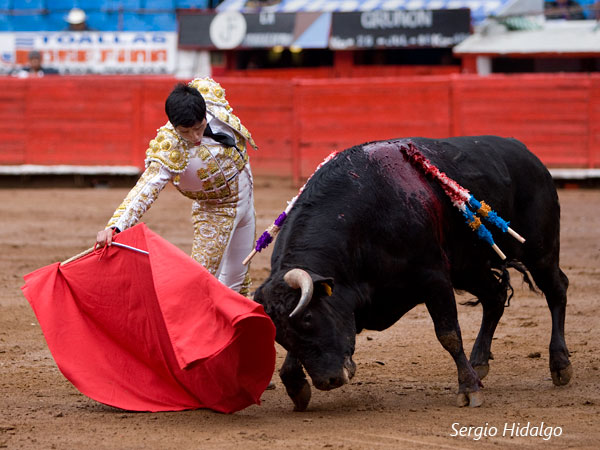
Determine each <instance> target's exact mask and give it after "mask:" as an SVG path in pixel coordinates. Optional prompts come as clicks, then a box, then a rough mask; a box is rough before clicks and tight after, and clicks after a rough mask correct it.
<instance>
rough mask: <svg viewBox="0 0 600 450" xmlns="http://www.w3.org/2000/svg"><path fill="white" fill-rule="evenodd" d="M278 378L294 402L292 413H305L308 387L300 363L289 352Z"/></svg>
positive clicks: (308, 396) (308, 394)
mask: <svg viewBox="0 0 600 450" xmlns="http://www.w3.org/2000/svg"><path fill="white" fill-rule="evenodd" d="M279 377H280V378H281V381H282V382H283V385H284V386H285V390H286V391H287V393H288V395H289V396H290V398H291V399H292V401H293V402H294V411H305V410H306V408H307V407H308V403H309V402H310V385H309V384H308V381H307V380H306V375H305V374H304V369H303V368H302V363H301V362H300V360H299V359H298V358H296V357H295V356H294V355H292V353H290V352H288V354H287V355H286V357H285V361H284V362H283V365H282V366H281V369H280V370H279Z"/></svg>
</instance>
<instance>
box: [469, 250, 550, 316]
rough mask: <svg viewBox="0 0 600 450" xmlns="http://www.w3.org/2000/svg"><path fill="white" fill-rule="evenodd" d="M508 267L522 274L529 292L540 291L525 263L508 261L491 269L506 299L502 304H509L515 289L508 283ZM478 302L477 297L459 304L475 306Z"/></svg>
mask: <svg viewBox="0 0 600 450" xmlns="http://www.w3.org/2000/svg"><path fill="white" fill-rule="evenodd" d="M508 269H515V270H516V271H517V272H519V273H520V274H521V275H522V276H523V281H524V282H525V283H526V284H527V286H529V290H530V291H531V292H535V293H538V294H539V293H540V291H539V290H538V289H537V288H536V286H535V284H534V283H533V281H532V280H531V277H530V276H529V272H528V271H527V268H526V267H525V265H524V264H523V263H521V262H519V261H508V262H507V263H506V264H503V265H502V267H500V268H499V269H492V273H493V274H494V277H495V278H496V280H497V281H498V289H499V291H500V292H504V293H505V295H504V297H505V298H506V300H505V302H504V306H510V301H511V299H512V298H513V296H514V294H515V290H514V289H513V287H512V284H511V283H510V272H509V271H508ZM479 303H481V301H480V300H479V299H477V300H471V301H467V302H463V303H461V304H462V305H467V306H476V305H478V304H479Z"/></svg>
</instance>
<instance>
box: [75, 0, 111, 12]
mask: <svg viewBox="0 0 600 450" xmlns="http://www.w3.org/2000/svg"><path fill="white" fill-rule="evenodd" d="M77 4H78V5H79V7H80V8H81V9H83V10H84V11H85V12H86V14H87V13H89V12H91V11H102V10H105V9H106V8H105V4H106V0H77Z"/></svg>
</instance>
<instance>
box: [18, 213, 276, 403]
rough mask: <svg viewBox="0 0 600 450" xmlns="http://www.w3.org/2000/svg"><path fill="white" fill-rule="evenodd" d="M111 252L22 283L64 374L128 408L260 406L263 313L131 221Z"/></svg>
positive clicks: (269, 350) (266, 344)
mask: <svg viewBox="0 0 600 450" xmlns="http://www.w3.org/2000/svg"><path fill="white" fill-rule="evenodd" d="M115 241H116V242H119V243H123V244H127V245H130V246H132V247H136V248H138V249H141V250H145V251H148V252H149V255H145V254H142V253H138V252H135V251H133V250H129V249H125V248H121V247H117V246H111V247H109V248H105V249H103V250H96V251H95V252H93V253H90V254H88V255H86V256H83V257H82V258H80V259H77V260H75V261H73V262H70V263H68V264H66V265H63V266H61V265H60V263H55V264H52V265H50V266H46V267H43V268H41V269H38V270H36V271H35V272H32V273H30V274H28V275H26V276H25V285H24V286H23V287H22V289H23V293H24V294H25V297H26V298H27V300H28V301H29V303H30V304H31V306H32V308H33V310H34V312H35V314H36V316H37V318H38V321H39V322H40V325H41V328H42V331H43V332H44V336H45V338H46V341H47V343H48V347H49V348H50V351H51V352H52V355H53V356H54V359H55V361H56V364H57V365H58V367H59V369H60V370H61V372H62V373H63V374H64V376H65V377H66V378H67V379H68V380H69V381H71V383H73V385H75V387H76V388H77V389H79V390H80V391H81V392H82V393H83V394H85V395H87V396H88V397H90V398H93V399H94V400H97V401H99V402H102V403H105V404H107V405H111V406H115V407H118V408H122V409H127V410H134V411H173V410H183V409H194V408H211V409H213V410H216V411H221V412H225V413H231V412H235V411H239V410H241V409H243V408H245V407H247V406H249V405H251V404H254V403H256V404H260V395H261V394H262V393H263V391H264V390H265V388H266V387H267V385H268V383H269V381H270V380H271V376H272V375H273V370H274V366H275V346H274V339H275V327H274V325H273V323H272V322H271V319H270V318H269V317H268V316H267V315H266V314H265V312H264V310H263V308H262V306H261V305H259V304H258V303H255V302H253V301H251V300H249V299H247V298H246V297H243V296H242V295H240V294H238V293H236V292H234V291H233V290H231V289H229V288H228V287H226V286H224V285H223V284H221V283H220V282H219V281H218V280H217V279H216V278H215V277H213V276H212V275H211V274H210V273H209V272H208V271H207V270H206V269H204V267H202V266H201V265H200V264H198V263H197V262H196V261H194V260H193V259H192V258H190V257H189V256H188V255H186V254H185V253H184V252H182V251H181V250H179V249H178V248H177V247H175V246H174V245H172V244H170V243H169V242H167V241H165V240H164V239H162V238H161V237H160V236H159V235H157V234H156V233H154V232H152V231H151V230H150V229H149V228H147V227H146V226H145V225H144V224H139V225H137V226H135V227H133V228H131V229H129V230H126V231H124V232H122V233H120V234H119V235H118V236H116V239H115Z"/></svg>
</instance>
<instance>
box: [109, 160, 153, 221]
mask: <svg viewBox="0 0 600 450" xmlns="http://www.w3.org/2000/svg"><path fill="white" fill-rule="evenodd" d="M159 171H160V165H159V164H158V163H152V164H150V165H149V166H148V168H147V169H146V170H145V171H144V173H143V174H142V176H141V177H140V179H139V180H138V181H137V183H136V184H135V186H134V187H133V189H131V191H129V193H128V194H127V197H125V200H123V203H121V204H120V205H119V207H118V208H117V209H116V211H115V212H114V214H113V216H112V217H111V218H110V220H109V221H108V224H107V227H111V226H113V225H115V224H116V223H117V222H120V221H121V220H122V219H123V217H124V219H125V222H124V224H123V225H124V228H123V229H125V228H129V227H130V226H132V225H133V224H134V223H135V222H137V220H139V217H141V216H142V214H143V213H144V212H145V211H146V210H147V209H148V208H149V207H150V205H151V204H152V202H153V201H154V200H155V199H156V197H157V196H158V193H159V192H160V189H159V188H156V187H153V188H152V189H150V191H148V187H149V183H150V181H151V180H152V179H153V178H154V177H155V176H156V175H158V173H159ZM138 197H139V199H138ZM132 202H141V203H140V204H137V205H134V207H131V204H132ZM124 214H125V216H123V215H124ZM136 215H137V217H136ZM123 225H122V226H123Z"/></svg>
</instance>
